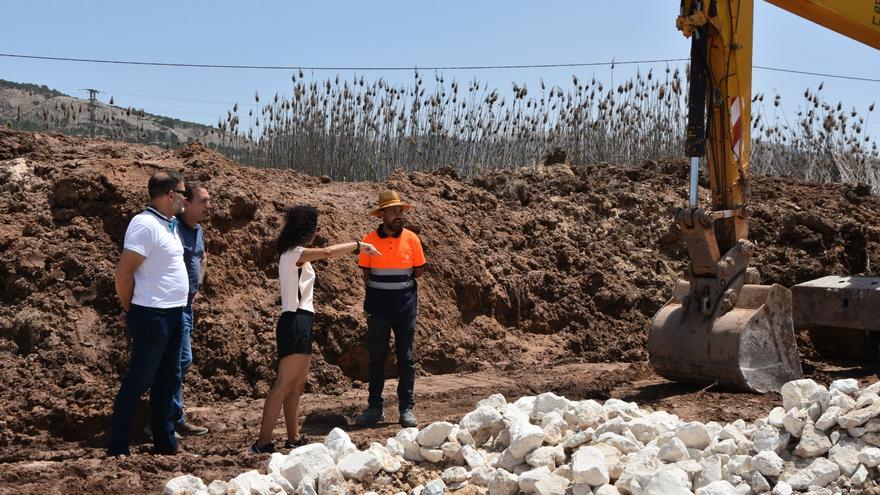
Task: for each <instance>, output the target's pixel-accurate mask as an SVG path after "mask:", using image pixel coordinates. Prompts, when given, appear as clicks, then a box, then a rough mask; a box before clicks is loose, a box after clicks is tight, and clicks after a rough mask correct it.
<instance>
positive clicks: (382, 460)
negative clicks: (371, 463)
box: [367, 442, 401, 474]
mask: <svg viewBox="0 0 880 495" xmlns="http://www.w3.org/2000/svg"><path fill="white" fill-rule="evenodd" d="M367 451H368V452H371V453H372V454H373V455H375V456H376V458H377V459H379V464H380V465H381V466H382V471H385V472H386V473H389V474H393V473H396V472H398V471H400V468H401V465H400V460H398V458H397V457H395V456H394V455H392V454H391V452H390V451H389V450H388V448H387V447H385V446H384V445H382V444H381V443H379V442H373V443H371V444H370V448H368V449H367Z"/></svg>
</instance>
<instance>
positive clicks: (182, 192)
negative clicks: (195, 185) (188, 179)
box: [168, 189, 186, 196]
mask: <svg viewBox="0 0 880 495" xmlns="http://www.w3.org/2000/svg"><path fill="white" fill-rule="evenodd" d="M168 192H176V193H177V194H180V195H181V196H186V190H185V189H172V190H170V191H168Z"/></svg>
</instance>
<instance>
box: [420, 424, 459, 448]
mask: <svg viewBox="0 0 880 495" xmlns="http://www.w3.org/2000/svg"><path fill="white" fill-rule="evenodd" d="M452 427H453V425H452V423H450V422H448V421H437V422H435V423H431V424H429V425H428V426H426V427H425V429H423V430H422V431H420V432H419V433H418V435H416V442H418V444H419V445H421V446H422V447H427V448H429V449H433V448H436V447H439V446H441V445H443V443H444V442H446V441H447V439H448V438H449V434H450V433H452Z"/></svg>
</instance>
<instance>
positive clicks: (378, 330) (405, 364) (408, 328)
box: [367, 314, 416, 411]
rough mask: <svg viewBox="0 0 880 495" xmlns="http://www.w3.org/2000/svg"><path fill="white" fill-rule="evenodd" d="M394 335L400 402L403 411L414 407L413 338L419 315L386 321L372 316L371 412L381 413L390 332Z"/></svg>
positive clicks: (369, 345) (369, 319)
mask: <svg viewBox="0 0 880 495" xmlns="http://www.w3.org/2000/svg"><path fill="white" fill-rule="evenodd" d="M392 330H393V331H394V347H395V350H396V353H397V375H398V380H397V400H398V407H399V408H400V410H401V411H403V410H404V409H410V408H412V407H413V406H414V405H415V399H414V398H413V389H414V388H415V382H416V370H415V366H414V365H413V337H414V336H415V333H416V315H415V314H412V315H401V316H399V317H394V318H387V317H383V316H376V315H369V316H368V317H367V351H368V352H369V354H370V398H369V407H370V408H371V409H382V408H383V407H384V405H385V401H384V400H383V399H382V389H383V388H385V360H386V359H387V358H388V344H389V342H390V340H391V331H392Z"/></svg>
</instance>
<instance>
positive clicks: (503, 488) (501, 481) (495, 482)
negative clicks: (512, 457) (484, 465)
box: [488, 469, 519, 495]
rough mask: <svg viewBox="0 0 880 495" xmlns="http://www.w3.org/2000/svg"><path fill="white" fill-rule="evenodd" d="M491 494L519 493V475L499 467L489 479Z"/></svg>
mask: <svg viewBox="0 0 880 495" xmlns="http://www.w3.org/2000/svg"><path fill="white" fill-rule="evenodd" d="M488 488H489V495H517V492H518V491H519V484H518V483H517V477H516V475H515V474H513V473H509V472H507V471H505V470H504V469H498V470H496V471H495V474H494V475H493V476H492V480H491V481H489V486H488Z"/></svg>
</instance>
